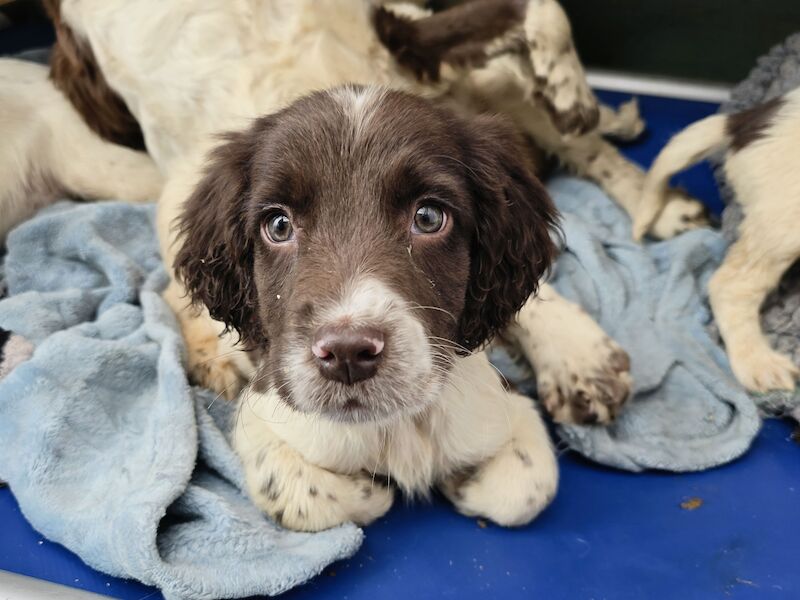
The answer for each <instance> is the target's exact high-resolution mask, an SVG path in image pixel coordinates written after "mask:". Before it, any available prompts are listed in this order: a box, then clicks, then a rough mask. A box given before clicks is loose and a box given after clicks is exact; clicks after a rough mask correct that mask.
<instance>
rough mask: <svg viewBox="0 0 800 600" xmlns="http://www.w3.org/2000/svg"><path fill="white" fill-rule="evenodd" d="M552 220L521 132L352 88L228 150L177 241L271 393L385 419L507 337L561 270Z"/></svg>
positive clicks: (273, 120)
mask: <svg viewBox="0 0 800 600" xmlns="http://www.w3.org/2000/svg"><path fill="white" fill-rule="evenodd" d="M554 221H555V210H554V208H553V205H552V203H551V201H550V199H549V198H548V196H547V194H546V192H545V191H544V189H543V188H542V186H541V185H540V183H539V182H538V181H537V180H536V178H535V177H534V175H533V173H532V172H531V169H530V167H529V165H528V163H527V160H526V158H525V151H524V150H523V148H522V146H521V144H520V141H519V139H518V137H517V135H516V133H515V132H514V131H513V129H511V128H510V127H508V126H507V125H506V124H505V123H504V122H503V121H501V120H498V119H495V118H489V117H479V118H475V119H472V120H466V119H463V118H460V117H458V116H456V115H455V114H453V113H451V112H450V111H448V110H445V109H443V108H440V107H437V106H435V105H433V104H431V103H429V102H427V101H425V100H422V99H420V98H417V97H414V96H410V95H407V94H403V93H400V92H393V91H386V90H383V89H380V88H359V87H345V88H338V89H334V90H331V91H327V92H320V93H316V94H313V95H311V96H308V97H305V98H303V99H301V100H299V101H297V102H295V103H294V104H292V105H291V106H289V107H288V108H286V109H284V110H282V111H281V112H279V113H277V114H274V115H271V116H268V117H264V118H261V119H259V120H257V121H256V122H255V123H254V125H253V126H252V127H251V128H250V129H248V130H246V131H243V132H241V133H235V134H231V135H229V136H228V137H227V140H226V142H225V143H224V144H223V145H221V146H220V147H219V148H218V149H217V150H216V151H215V152H214V153H213V155H212V157H211V161H210V164H209V167H208V172H207V174H206V175H205V178H204V179H203V180H202V181H201V183H200V184H199V186H198V188H197V189H196V191H195V192H194V194H193V195H192V196H191V198H189V200H188V201H187V203H186V205H185V209H184V211H183V213H182V216H181V219H180V222H179V227H180V234H181V244H182V247H181V250H180V252H179V254H178V257H177V260H176V264H175V267H176V269H177V273H178V275H179V276H180V277H181V279H182V280H183V282H184V284H185V285H186V287H187V288H188V290H189V292H190V293H191V295H192V297H193V299H194V300H195V301H197V302H202V303H203V304H205V305H206V306H207V307H208V309H209V311H210V313H211V315H212V316H213V317H215V318H216V319H219V320H221V321H223V322H225V323H226V324H227V325H228V326H229V327H230V328H232V329H235V330H236V331H237V332H238V333H239V335H240V336H241V338H242V340H243V341H244V342H245V343H246V344H247V345H248V346H249V347H251V348H253V349H256V350H260V351H261V356H262V363H261V366H260V371H259V374H258V379H257V383H256V384H254V385H257V387H259V389H263V388H264V387H270V386H273V387H275V388H276V389H277V390H279V393H280V395H281V397H282V398H283V399H284V400H285V401H286V402H287V403H288V404H289V405H291V406H293V407H294V408H296V409H298V410H301V411H305V412H315V413H320V414H323V415H325V416H327V417H329V418H332V419H338V420H347V421H378V420H381V421H385V420H388V419H391V418H392V417H393V416H397V415H400V414H409V413H414V412H417V411H419V410H422V409H423V408H424V407H426V406H427V405H429V404H430V403H431V402H432V401H433V400H434V399H435V397H436V395H437V394H438V393H439V392H440V390H441V387H442V385H443V384H444V382H445V381H446V378H447V371H448V369H449V367H450V365H451V363H452V359H453V358H454V356H455V355H457V354H459V353H460V352H466V351H469V350H473V349H475V348H477V347H479V346H480V345H482V344H483V343H484V342H486V341H487V340H488V339H490V338H491V337H492V335H494V333H495V332H496V331H498V330H499V329H501V328H502V327H504V326H505V325H506V324H507V323H508V321H509V320H510V319H511V318H512V317H513V316H514V313H515V312H516V311H517V310H519V308H520V307H521V306H522V304H523V303H524V302H525V300H526V299H527V298H528V296H529V295H530V294H532V293H533V292H535V290H536V285H537V282H538V280H539V278H540V276H541V275H542V274H543V272H544V271H545V270H546V268H547V267H548V266H549V264H550V262H551V260H552V258H553V255H554V253H555V247H554V244H553V242H552V241H551V237H550V230H551V228H552V227H553V226H554Z"/></svg>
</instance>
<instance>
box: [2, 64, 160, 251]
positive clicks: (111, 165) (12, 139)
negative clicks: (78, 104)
mask: <svg viewBox="0 0 800 600" xmlns="http://www.w3.org/2000/svg"><path fill="white" fill-rule="evenodd" d="M47 72H48V69H47V67H45V66H42V65H38V64H35V63H31V62H28V61H21V60H12V59H3V60H0V241H2V240H4V239H5V237H6V235H7V234H8V232H9V230H10V229H11V228H12V227H13V226H14V225H17V224H18V223H20V222H21V221H23V220H24V219H26V218H28V217H30V216H32V215H33V214H34V213H35V212H36V211H37V210H38V209H40V208H42V207H44V206H46V205H48V204H50V203H51V202H53V200H55V199H57V198H63V197H64V196H65V195H78V196H80V197H82V198H85V199H106V200H108V199H125V200H129V201H131V202H145V201H150V202H152V201H153V200H155V199H156V198H158V196H159V194H160V193H161V185H162V180H161V174H160V173H159V172H158V169H156V166H155V164H154V163H153V161H152V160H151V159H150V157H148V156H147V155H146V154H144V153H142V152H134V151H132V150H130V149H128V148H125V147H123V146H117V145H115V144H111V143H108V142H105V141H103V140H102V139H100V138H99V137H98V136H97V135H95V134H94V133H93V132H92V131H91V130H90V129H89V127H87V125H86V123H84V122H83V120H82V119H81V118H80V116H79V115H78V113H77V112H76V111H75V109H74V108H73V107H72V105H71V104H70V102H69V100H67V98H66V97H65V96H64V95H63V94H62V93H61V92H60V91H59V90H57V89H56V88H55V87H54V86H53V83H52V82H51V81H50V80H49V79H48V75H47ZM98 173H102V174H103V176H98Z"/></svg>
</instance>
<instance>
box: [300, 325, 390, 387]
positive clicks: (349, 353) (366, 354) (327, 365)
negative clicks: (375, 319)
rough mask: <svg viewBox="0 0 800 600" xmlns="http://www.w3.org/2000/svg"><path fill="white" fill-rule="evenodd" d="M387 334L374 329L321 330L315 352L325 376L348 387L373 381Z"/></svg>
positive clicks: (333, 328) (342, 328)
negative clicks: (371, 378)
mask: <svg viewBox="0 0 800 600" xmlns="http://www.w3.org/2000/svg"><path fill="white" fill-rule="evenodd" d="M383 345H384V344H383V333H382V332H381V331H379V330H377V329H373V328H371V327H360V328H353V327H341V326H331V325H327V326H324V327H320V329H318V330H317V334H316V335H315V336H314V342H313V344H312V345H311V351H312V352H313V353H314V357H315V360H316V362H317V366H318V367H319V371H320V373H322V376H323V377H325V378H327V379H332V380H334V381H340V382H342V383H344V384H345V385H352V384H354V383H357V382H359V381H364V380H365V379H369V378H370V377H372V376H373V375H375V373H376V372H377V371H378V363H379V362H380V360H381V353H382V352H383Z"/></svg>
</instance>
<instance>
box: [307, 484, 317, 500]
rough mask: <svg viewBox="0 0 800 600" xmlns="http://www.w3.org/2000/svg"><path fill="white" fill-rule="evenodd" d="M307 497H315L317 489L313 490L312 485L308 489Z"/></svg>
mask: <svg viewBox="0 0 800 600" xmlns="http://www.w3.org/2000/svg"><path fill="white" fill-rule="evenodd" d="M308 495H309V496H311V497H312V498H313V497H314V496H316V495H317V488H315V487H314V486H313V485H312V486H311V487H310V488H308Z"/></svg>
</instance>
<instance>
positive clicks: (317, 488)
mask: <svg viewBox="0 0 800 600" xmlns="http://www.w3.org/2000/svg"><path fill="white" fill-rule="evenodd" d="M238 451H239V453H240V456H242V460H243V463H244V467H245V475H246V477H247V487H248V491H249V493H250V497H251V498H252V499H253V502H254V503H255V504H256V506H258V508H260V509H261V510H262V511H263V512H264V513H266V514H267V515H268V516H269V517H271V518H272V519H273V520H274V521H275V522H276V523H277V524H279V525H281V526H283V527H286V528H287V529H292V530H295V531H322V530H323V529H329V528H331V527H335V526H337V525H341V524H342V523H346V522H348V521H352V522H354V523H357V524H359V525H367V524H368V523H371V522H372V521H374V520H375V519H377V518H378V517H380V516H382V515H384V514H385V513H386V511H388V510H389V508H390V507H391V506H392V502H393V500H394V492H393V490H392V488H389V487H386V486H384V485H383V484H382V483H381V482H380V481H379V480H376V479H374V478H373V477H371V476H370V475H367V474H364V473H359V474H356V475H344V474H341V473H334V472H332V471H328V470H326V469H322V468H320V467H317V466H315V465H312V464H310V463H307V462H306V461H304V460H303V459H302V458H301V457H300V456H299V455H298V454H297V453H296V452H295V451H294V450H292V449H290V448H288V447H287V446H286V445H285V444H283V443H282V442H276V443H274V444H273V445H272V446H270V445H265V446H263V447H262V448H260V449H259V450H258V451H256V452H254V453H248V452H246V451H245V452H243V451H242V449H241V448H238Z"/></svg>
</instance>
